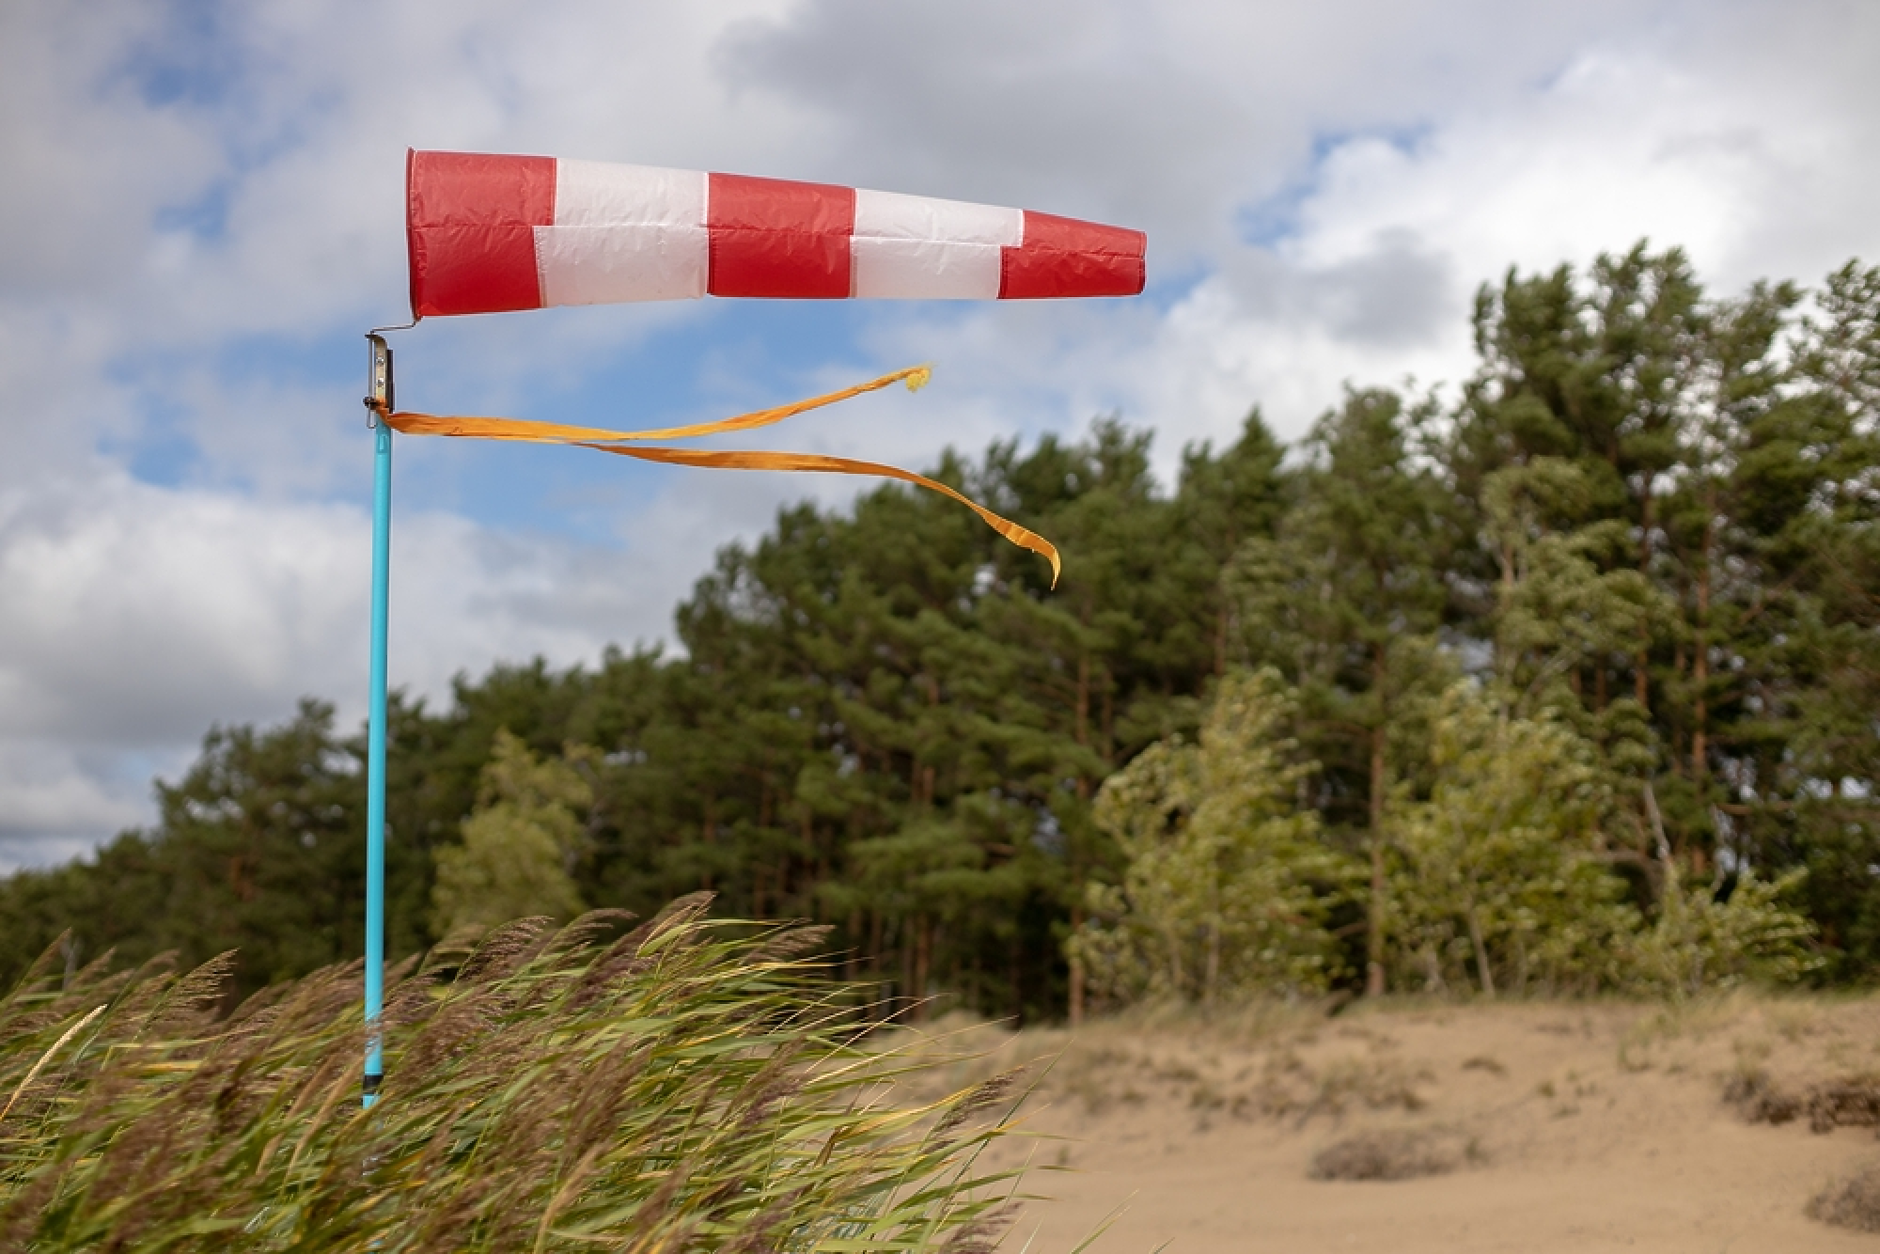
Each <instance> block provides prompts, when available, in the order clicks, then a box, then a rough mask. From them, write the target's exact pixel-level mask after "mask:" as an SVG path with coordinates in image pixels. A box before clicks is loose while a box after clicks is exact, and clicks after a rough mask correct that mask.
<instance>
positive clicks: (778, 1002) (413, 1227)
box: [0, 899, 1012, 1254]
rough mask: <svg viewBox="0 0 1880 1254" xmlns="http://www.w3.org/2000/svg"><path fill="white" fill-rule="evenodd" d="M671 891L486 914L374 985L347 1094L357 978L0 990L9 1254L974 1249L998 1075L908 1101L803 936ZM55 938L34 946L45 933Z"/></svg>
mask: <svg viewBox="0 0 1880 1254" xmlns="http://www.w3.org/2000/svg"><path fill="white" fill-rule="evenodd" d="M703 909H704V903H703V902H702V901H700V900H697V899H687V900H685V901H682V902H680V903H676V904H675V906H674V907H671V908H669V909H668V910H667V911H666V912H665V913H664V914H662V915H661V916H660V917H659V918H658V919H655V920H653V921H652V922H650V923H648V924H645V925H643V926H641V927H639V928H637V929H635V930H633V931H631V932H627V933H626V934H625V935H619V936H618V938H617V939H613V940H611V941H609V939H608V938H609V937H611V936H614V935H616V934H617V933H618V932H619V931H620V927H621V924H620V921H619V919H618V917H617V916H610V915H608V914H606V913H601V914H594V915H589V916H586V917H584V918H582V919H580V920H577V921H576V922H574V923H572V924H570V925H568V926H567V927H564V928H562V929H560V930H559V931H557V930H554V929H553V928H552V927H551V926H550V925H549V924H548V923H547V922H546V921H545V920H522V921H519V922H516V923H512V924H509V925H507V926H505V927H503V928H500V929H497V930H496V931H494V932H492V933H490V934H489V935H488V936H486V937H485V938H484V939H483V940H482V941H481V942H480V943H478V944H477V945H476V946H475V947H474V948H459V949H458V950H456V951H455V952H454V953H453V952H449V951H436V952H433V954H432V955H430V956H429V957H428V958H427V959H426V960H425V962H424V964H423V965H418V964H416V963H415V962H413V963H407V964H406V965H405V967H404V968H402V969H401V970H399V971H397V972H395V973H393V976H392V977H388V991H387V997H386V1015H385V1044H386V1079H385V1084H384V1088H383V1090H382V1093H383V1098H382V1100H381V1101H380V1102H378V1104H377V1105H376V1106H374V1107H373V1108H372V1109H370V1110H364V1111H362V1110H361V1109H360V1102H359V1095H360V1079H359V1069H360V1063H361V1057H362V1054H363V1050H364V1044H365V1041H364V1030H363V1027H362V1025H361V1024H360V1023H359V1022H358V1020H359V975H360V972H359V967H358V965H357V964H353V965H350V966H342V967H335V968H330V969H328V970H325V971H321V972H317V973H315V974H313V975H311V976H308V977H306V978H305V979H302V980H298V981H295V982H293V983H288V984H283V985H278V986H276V987H273V988H270V989H268V990H265V991H264V992H262V993H260V994H257V995H256V996H255V997H254V998H252V999H250V1000H249V1001H248V1002H247V1003H245V1004H243V1005H242V1006H241V1007H240V1008H239V1009H237V1010H236V1011H235V1012H234V1013H233V1014H228V1015H224V1014H219V1013H218V1003H219V999H220V997H221V994H222V989H223V987H224V984H225V981H226V977H227V973H228V970H229V966H230V959H229V957H228V956H226V955H225V956H224V957H223V958H220V959H217V960H216V961H213V962H211V963H209V964H207V965H205V966H204V967H202V968H200V969H198V970H196V971H193V972H189V973H187V974H181V975H179V974H176V973H174V972H172V971H170V970H168V969H166V968H165V967H164V966H163V965H162V964H160V963H158V964H152V965H150V966H146V967H145V968H143V969H141V970H137V971H120V972H112V971H110V970H109V969H108V962H107V961H106V960H100V961H99V962H97V963H94V964H93V965H91V966H90V967H87V968H85V969H84V970H82V971H78V972H76V973H71V974H69V975H68V974H67V973H65V972H64V971H63V970H61V969H57V963H56V960H55V959H54V957H53V953H52V952H49V953H48V955H47V956H46V957H45V958H43V959H41V961H40V963H39V964H38V965H36V966H35V967H34V968H33V970H32V971H31V972H30V973H29V974H28V975H27V977H26V978H25V980H24V981H23V982H22V983H21V984H20V986H19V987H18V988H17V989H15V990H14V991H13V992H12V994H10V995H9V996H8V997H7V998H6V999H5V1001H4V1002H0V1105H4V1107H5V1110H4V1114H0V1249H3V1250H9V1251H10V1250H34V1251H38V1250H48V1251H53V1250H137V1251H140V1252H141V1251H152V1252H155V1251H183V1250H210V1249H213V1250H228V1249H242V1250H293V1251H297V1252H298V1251H327V1250H334V1251H337V1250H375V1251H386V1252H387V1254H391V1252H394V1251H421V1250H425V1251H428V1250H439V1251H443V1250H449V1251H459V1250H492V1251H495V1250H501V1251H517V1250H520V1251H550V1250H553V1251H575V1250H601V1249H605V1250H626V1251H637V1252H643V1254H653V1252H654V1251H671V1252H675V1254H677V1252H682V1251H721V1252H725V1254H730V1252H732V1251H748V1252H753V1254H754V1252H756V1251H786V1250H788V1251H797V1250H802V1251H811V1250H814V1251H829V1252H831V1254H836V1252H841V1251H851V1250H856V1251H859V1250H869V1251H903V1250H925V1249H945V1250H948V1251H952V1252H954V1254H968V1252H970V1251H985V1250H989V1249H990V1248H991V1247H992V1245H993V1244H994V1243H995V1241H996V1239H997V1236H998V1234H999V1232H1000V1231H1001V1229H1002V1227H1003V1223H1004V1220H1005V1218H1006V1216H1007V1214H1008V1212H1009V1205H1008V1204H1007V1202H1006V1199H1005V1197H1004V1196H1003V1195H1004V1194H1006V1193H1008V1192H1009V1189H1010V1187H1011V1182H1010V1180H1009V1178H1008V1177H1007V1176H1006V1175H1002V1174H999V1173H983V1172H978V1171H977V1170H976V1168H975V1166H974V1160H975V1158H976V1156H977V1154H978V1151H979V1150H980V1149H981V1148H983V1146H984V1145H985V1144H987V1142H989V1141H990V1140H991V1139H993V1138H994V1137H997V1136H999V1135H1000V1134H1002V1133H1003V1132H1005V1131H1007V1130H1009V1129H1008V1125H1006V1124H1005V1123H1003V1122H1001V1120H1000V1118H999V1116H998V1114H997V1113H996V1112H994V1111H993V1110H992V1108H993V1107H997V1106H1000V1105H1001V1104H1002V1103H1003V1101H1004V1100H1005V1096H1006V1094H1007V1093H1008V1091H1009V1090H1010V1089H1011V1087H1012V1077H1011V1076H1009V1075H1008V1076H1000V1077H995V1078H994V1079H993V1080H990V1081H987V1082H985V1083H982V1084H979V1085H976V1086H974V1087H973V1088H971V1089H968V1090H965V1091H963V1092H959V1093H955V1094H953V1095H951V1096H949V1097H947V1098H945V1099H944V1100H941V1101H938V1102H933V1103H930V1104H927V1105H923V1106H919V1107H917V1108H912V1109H908V1108H902V1107H899V1106H896V1105H894V1104H892V1103H890V1102H888V1101H887V1100H886V1097H885V1093H886V1090H887V1087H888V1085H889V1082H890V1081H891V1080H892V1079H893V1077H894V1075H895V1074H896V1073H897V1071H898V1070H902V1069H905V1068H906V1067H909V1066H912V1065H915V1064H913V1063H911V1062H909V1061H907V1060H905V1059H898V1058H897V1057H896V1056H894V1055H893V1054H892V1053H889V1054H886V1055H884V1054H882V1053H879V1052H877V1051H874V1050H872V1049H864V1048H862V1047H861V1046H860V1045H859V1044H858V1040H857V1032H856V1029H857V1026H858V1025H857V1021H856V1019H855V1017H854V1016H853V1015H852V1014H850V1013H848V1012H846V1011H844V1010H843V1009H842V1007H841V1005H840V1001H839V999H840V996H841V994H840V991H839V990H836V989H834V987H833V986H832V985H831V984H830V983H829V982H828V981H827V980H825V979H823V978H821V973H820V970H819V967H818V964H816V963H815V962H814V961H812V960H810V959H807V958H806V957H804V954H805V953H806V952H807V951H808V950H809V949H811V948H813V946H814V944H815V940H816V938H815V936H814V934H813V933H812V932H810V931H808V930H804V929H798V930H790V929H777V928H769V929H758V928H753V927H751V926H749V925H735V924H725V923H722V922H711V921H708V920H706V919H704V918H703V917H702V912H703ZM55 951H56V947H55Z"/></svg>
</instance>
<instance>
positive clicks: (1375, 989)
mask: <svg viewBox="0 0 1880 1254" xmlns="http://www.w3.org/2000/svg"><path fill="white" fill-rule="evenodd" d="M1365 914H1366V917H1365V942H1364V956H1365V964H1364V995H1365V996H1366V997H1378V996H1381V995H1382V994H1383V992H1384V726H1383V724H1382V723H1381V722H1380V723H1379V724H1378V726H1377V727H1376V729H1374V730H1373V731H1372V732H1371V899H1370V901H1369V902H1368V903H1367V906H1366V911H1365Z"/></svg>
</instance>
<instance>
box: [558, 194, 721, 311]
mask: <svg viewBox="0 0 1880 1254" xmlns="http://www.w3.org/2000/svg"><path fill="white" fill-rule="evenodd" d="M706 184H707V176H706V175H705V174H703V173H701V172H699V171H695V170H663V169H658V168H656V167H652V166H637V165H614V164H611V163H608V162H602V161H571V160H568V159H567V158H563V159H561V160H559V161H557V162H556V163H555V225H553V226H538V227H536V228H535V263H536V267H537V270H538V272H539V273H540V275H541V279H542V303H543V304H544V305H604V304H611V303H613V302H615V301H640V300H686V299H690V298H694V297H699V296H703V295H705V284H706V279H707V277H708V276H709V274H710V271H711V235H710V232H708V231H707V230H706V229H705V196H706Z"/></svg>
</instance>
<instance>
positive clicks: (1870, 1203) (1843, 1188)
mask: <svg viewBox="0 0 1880 1254" xmlns="http://www.w3.org/2000/svg"><path fill="white" fill-rule="evenodd" d="M1808 1216H1809V1218H1810V1219H1819V1220H1820V1221H1821V1222H1822V1223H1826V1224H1833V1225H1835V1226H1836V1227H1838V1228H1852V1229H1854V1230H1855V1231H1856V1232H1880V1163H1875V1164H1869V1165H1868V1166H1867V1167H1865V1168H1863V1169H1862V1170H1861V1171H1859V1172H1857V1173H1856V1174H1854V1175H1852V1176H1849V1177H1848V1178H1847V1179H1845V1180H1837V1181H1835V1182H1834V1183H1833V1184H1831V1185H1829V1186H1828V1187H1827V1188H1825V1189H1823V1190H1822V1191H1821V1192H1819V1193H1817V1194H1816V1195H1815V1196H1814V1198H1813V1199H1811V1200H1810V1201H1809V1203H1808Z"/></svg>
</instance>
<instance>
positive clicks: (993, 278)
mask: <svg viewBox="0 0 1880 1254" xmlns="http://www.w3.org/2000/svg"><path fill="white" fill-rule="evenodd" d="M1024 235H1025V214H1024V211H1023V210H1020V209H1006V208H1002V207H1000V206H997V205H975V204H968V203H967V202H965V201H963V200H936V199H933V198H931V197H927V196H903V195H901V194H900V193H898V192H876V191H869V190H867V189H865V188H857V189H856V192H855V234H854V237H853V239H852V240H851V242H850V250H851V256H852V257H853V258H854V268H853V271H852V274H853V283H854V291H855V295H857V296H862V297H887V298H899V299H913V300H921V299H926V300H996V299H998V295H999V265H1000V256H1001V253H1000V250H1001V249H1002V248H1006V247H1017V246H1018V245H1019V244H1020V243H1022V242H1023V241H1024Z"/></svg>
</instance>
